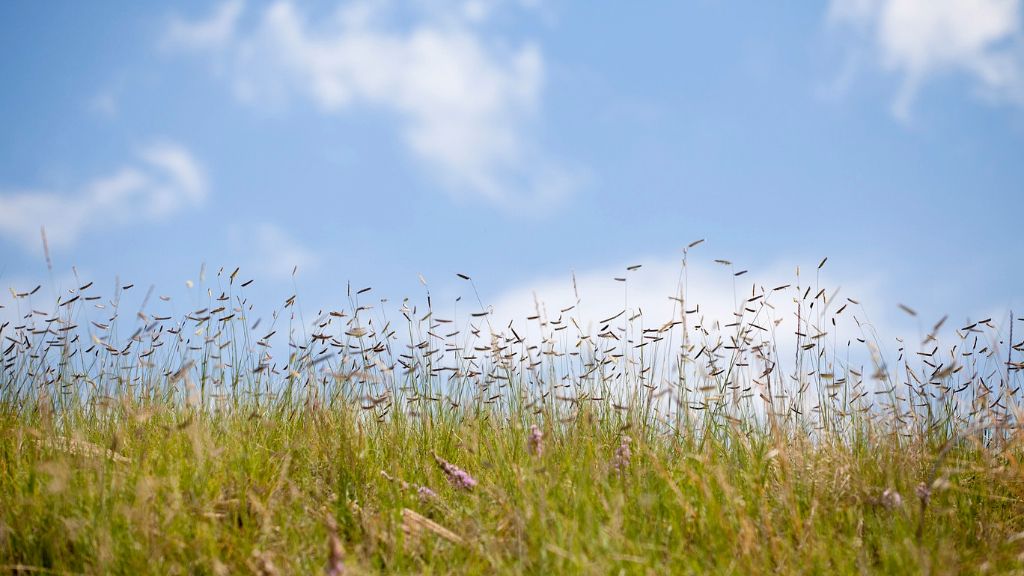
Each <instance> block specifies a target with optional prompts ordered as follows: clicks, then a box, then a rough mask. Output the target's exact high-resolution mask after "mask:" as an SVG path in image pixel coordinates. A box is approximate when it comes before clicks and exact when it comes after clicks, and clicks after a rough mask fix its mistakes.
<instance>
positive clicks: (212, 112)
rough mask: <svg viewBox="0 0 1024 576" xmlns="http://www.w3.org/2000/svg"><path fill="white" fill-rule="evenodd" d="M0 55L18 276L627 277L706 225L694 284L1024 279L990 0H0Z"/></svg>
mask: <svg viewBox="0 0 1024 576" xmlns="http://www.w3.org/2000/svg"><path fill="white" fill-rule="evenodd" d="M0 74H2V76H3V78H4V81H3V86H4V89H3V90H0V124H2V126H3V127H4V130H3V136H2V137H0V251H2V252H0V254H2V255H3V257H2V258H0V282H2V283H3V284H5V285H13V286H15V287H16V288H17V289H24V288H31V286H33V285H34V283H36V282H51V281H52V282H53V283H56V284H59V285H61V286H62V287H64V286H65V285H66V286H71V285H72V284H73V283H74V282H75V281H74V280H73V279H72V278H73V276H72V273H71V270H72V267H73V266H74V267H75V269H76V270H77V271H78V273H79V274H80V276H83V277H86V278H88V279H92V280H96V281H97V282H98V283H107V284H110V285H112V284H113V281H114V280H113V279H114V278H115V276H119V277H120V278H121V279H129V280H131V281H134V282H137V283H139V284H141V285H148V284H155V285H156V286H157V289H158V291H159V292H160V293H168V294H171V293H176V292H177V291H182V290H184V286H185V281H186V280H196V279H197V275H198V271H199V269H200V266H201V264H202V263H206V265H207V267H208V268H209V269H210V270H216V269H217V268H218V267H221V266H223V267H226V268H228V269H232V268H234V267H235V266H241V267H242V270H243V272H242V276H245V277H247V278H250V277H251V278H256V279H257V280H258V282H257V283H256V284H255V285H254V289H255V290H256V292H255V295H254V297H255V299H256V300H265V301H268V302H271V303H272V304H277V303H278V302H279V301H280V300H283V298H285V297H287V296H288V295H290V294H291V293H292V291H293V290H295V286H298V290H299V292H300V294H301V295H302V297H303V298H304V299H305V300H306V301H307V302H311V303H315V304H314V306H325V307H327V306H332V305H334V303H335V302H338V305H341V304H342V303H344V289H345V285H346V283H347V282H349V281H351V282H352V283H353V285H355V286H358V287H362V286H374V287H375V289H376V292H375V293H376V294H378V295H381V296H388V297H390V298H392V299H400V298H401V297H402V296H405V295H411V294H417V293H419V291H420V286H419V284H418V275H419V274H422V275H423V276H424V277H426V278H427V279H428V280H429V282H430V283H431V286H432V289H434V290H435V293H437V294H444V295H455V294H463V293H464V292H465V290H466V288H465V285H464V283H461V281H460V280H458V279H457V278H456V277H455V273H457V272H459V273H467V274H471V275H472V276H473V277H474V279H475V280H476V283H477V286H478V287H479V289H480V292H481V296H482V297H483V298H484V300H485V301H487V302H488V303H509V304H508V305H509V306H510V307H512V306H514V305H513V304H512V303H515V302H522V301H524V298H525V295H527V294H530V293H531V292H532V290H533V289H534V288H536V287H544V286H548V287H551V286H556V285H565V286H568V278H569V273H570V271H575V272H576V273H577V274H578V275H579V276H580V277H583V278H589V279H591V280H592V281H593V282H594V283H598V282H599V281H600V280H601V279H602V278H607V280H609V281H610V279H611V277H612V276H614V275H616V271H618V270H622V269H623V268H624V267H625V266H626V265H629V264H633V263H636V262H643V263H645V268H644V271H643V272H642V273H638V276H637V277H638V278H640V280H638V281H637V288H636V294H637V296H636V298H638V299H639V300H641V301H643V299H644V298H645V297H647V296H645V295H646V294H650V295H652V296H650V297H651V298H655V296H653V295H654V294H658V295H661V294H669V293H671V291H672V286H671V285H665V284H666V282H667V281H666V280H665V279H666V278H667V279H672V278H675V277H676V273H675V271H676V270H677V269H678V263H679V258H680V256H681V249H682V248H683V247H685V246H686V245H687V244H688V243H689V242H690V241H692V240H695V239H698V238H706V239H707V242H706V243H705V244H704V245H703V246H701V247H700V249H699V250H700V251H699V252H698V251H695V252H694V255H695V261H694V266H698V267H704V268H703V269H706V271H707V272H706V273H704V272H700V271H698V272H700V274H698V276H699V277H701V278H707V282H708V286H707V290H708V292H709V294H712V296H713V294H714V293H715V292H716V291H722V290H727V291H731V290H732V288H731V287H732V286H733V282H734V281H733V277H732V275H731V273H730V272H729V271H725V270H719V268H715V265H714V264H713V263H712V260H713V259H715V258H724V259H729V260H731V261H733V262H734V263H735V267H736V268H735V269H736V270H739V269H749V270H751V276H750V277H751V278H755V279H757V278H772V279H774V278H775V277H785V275H786V274H791V273H792V270H793V269H795V267H796V266H802V267H804V268H805V269H808V270H810V269H813V268H814V266H815V265H816V264H817V263H818V262H819V261H820V259H821V258H822V257H824V256H828V257H829V264H828V267H827V268H826V269H825V273H827V274H828V275H829V280H830V281H832V282H834V283H836V284H840V285H842V286H844V287H851V289H853V290H854V292H853V293H856V294H858V296H860V297H861V298H862V299H865V300H868V301H869V302H871V305H872V306H873V307H874V308H873V309H874V310H875V316H876V318H879V317H886V316H888V315H895V314H896V313H897V312H898V310H897V308H896V304H897V303H906V304H908V305H911V306H913V307H915V308H917V309H918V310H920V311H921V312H922V320H921V322H922V323H929V324H930V322H931V321H932V320H933V319H934V318H937V317H938V316H940V315H942V314H943V313H947V312H948V313H950V314H951V315H952V316H953V317H954V318H957V319H959V318H967V317H970V316H973V317H978V315H985V314H996V315H998V314H1003V313H1005V312H1006V311H1007V310H1008V309H1009V308H1011V307H1013V306H1016V307H1017V308H1018V309H1022V310H1024V291H1022V286H1024V268H1022V267H1021V266H1019V262H1020V256H1019V255H1020V254H1021V253H1022V249H1024V240H1022V236H1021V235H1020V233H1019V232H1018V230H1017V228H1018V226H1019V223H1020V222H1021V214H1022V213H1024V113H1022V112H1024V16H1022V2H1021V1H1020V0H832V1H831V2H823V3H790V4H789V5H787V6H786V7H785V8H780V7H779V5H774V4H771V3H766V2H745V3H726V2H716V1H710V0H706V1H695V2H686V3H681V2H672V3H669V2H661V3H644V5H643V6H642V7H641V6H639V5H637V4H634V3H619V2H585V3H584V2H576V3H570V2H561V1H548V0H531V1H526V0H519V1H515V0H477V1H466V2H459V1H451V2H448V1H441V0H437V1H432V0H422V1H419V2H401V3H400V2H341V3H336V2H310V3H289V2H275V3H265V2H256V1H253V0H250V1H246V2H243V1H241V0H228V1H226V2H223V3H220V4H217V3H204V2H195V3H182V4H179V5H177V6H175V7H169V6H167V5H165V4H162V3H143V2H136V3H130V4H123V3H122V4H114V3H107V4H102V3H81V2H66V3H63V4H62V5H59V6H58V5H53V4H47V5H45V6H44V5H41V4H40V3H37V2H6V3H3V4H2V6H0ZM40 226H45V228H46V231H47V235H48V238H49V240H50V253H51V257H52V260H53V267H54V271H53V273H52V274H50V273H49V272H48V271H47V266H46V262H45V260H44V257H43V251H42V247H41V240H40V235H39V227H40ZM295 265H298V270H299V272H298V274H297V275H296V276H295V277H294V278H293V277H292V275H291V271H292V269H293V267H294V266H295ZM640 274H646V275H647V276H641V275H640ZM701 274H703V275H701ZM51 279H52V280H51ZM765 281H767V280H765ZM645 283H646V284H645ZM5 288H6V286H5ZM616 289H617V288H616ZM593 290H594V292H592V293H593V294H594V297H595V298H598V299H600V298H603V297H605V296H606V295H607V294H613V295H614V294H615V292H614V291H611V292H608V291H607V290H605V289H604V288H594V289H593ZM603 290H604V291H603ZM659 297H660V296H659ZM0 303H3V302H0ZM1018 315H1019V314H1018ZM894 322H895V320H894Z"/></svg>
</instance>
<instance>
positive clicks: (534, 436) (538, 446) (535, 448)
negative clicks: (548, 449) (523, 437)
mask: <svg viewBox="0 0 1024 576" xmlns="http://www.w3.org/2000/svg"><path fill="white" fill-rule="evenodd" d="M529 445H530V453H532V454H533V455H534V456H538V457H539V456H541V455H543V454H544V433H543V432H541V431H540V428H538V427H537V425H536V424H534V425H532V426H530V437H529Z"/></svg>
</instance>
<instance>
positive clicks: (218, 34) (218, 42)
mask: <svg viewBox="0 0 1024 576" xmlns="http://www.w3.org/2000/svg"><path fill="white" fill-rule="evenodd" d="M244 8H245V3H244V2H243V1H242V0H227V1H226V2H224V3H222V4H221V5H220V6H219V7H218V8H217V9H216V10H215V11H214V12H213V14H211V15H210V17H209V18H208V19H206V20H203V21H200V22H189V21H186V20H183V19H181V18H178V17H175V18H173V19H172V20H171V22H170V24H169V25H168V27H167V30H166V32H165V35H164V42H165V43H166V44H167V46H169V47H174V48H182V49H189V50H207V49H213V48H222V47H224V46H225V45H227V44H228V43H229V42H231V41H232V40H233V39H234V36H235V27H236V26H237V24H238V18H239V16H241V15H242V10H243V9H244Z"/></svg>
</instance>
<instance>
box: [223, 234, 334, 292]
mask: <svg viewBox="0 0 1024 576" xmlns="http://www.w3.org/2000/svg"><path fill="white" fill-rule="evenodd" d="M231 240H232V243H233V244H234V245H235V247H236V248H237V249H238V251H239V252H241V253H243V254H244V256H243V258H244V259H246V260H247V261H246V262H244V264H245V268H246V269H250V270H253V271H255V272H256V273H258V274H261V275H264V276H267V277H269V278H272V279H276V280H284V279H288V278H290V277H291V276H292V273H293V272H295V271H305V272H311V271H313V270H316V268H317V267H318V266H319V264H320V258H319V256H317V254H316V253H315V252H313V251H312V250H310V249H309V248H307V247H306V246H304V245H303V244H302V243H300V242H299V241H298V240H296V239H295V238H294V237H293V236H292V235H291V234H290V233H289V232H288V231H287V230H285V229H284V228H282V227H280V226H278V225H276V224H271V223H267V222H263V223H259V224H255V225H250V226H245V227H236V228H234V229H233V230H232V231H231Z"/></svg>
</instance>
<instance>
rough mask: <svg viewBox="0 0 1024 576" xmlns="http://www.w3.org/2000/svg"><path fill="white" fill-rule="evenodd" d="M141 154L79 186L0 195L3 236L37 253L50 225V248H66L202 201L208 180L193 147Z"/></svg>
mask: <svg viewBox="0 0 1024 576" xmlns="http://www.w3.org/2000/svg"><path fill="white" fill-rule="evenodd" d="M138 156H139V158H140V160H141V162H136V163H134V164H131V165H128V166H125V167H122V168H121V169H119V170H117V171H115V172H113V173H112V174H110V175H107V176H104V177H102V178H97V179H96V180H94V181H92V182H90V183H88V184H86V185H84V186H83V187H81V189H78V190H71V191H63V192H56V191H49V190H29V191H10V192H8V191H4V192H2V193H0V235H2V236H5V237H7V238H9V239H11V240H13V241H15V242H18V243H20V244H21V245H22V246H24V247H25V248H26V249H29V250H33V251H38V250H40V249H41V239H40V227H42V226H45V227H46V236H47V240H48V242H49V246H50V248H51V249H62V248H67V247H70V246H72V245H74V244H75V243H76V242H77V241H78V240H79V239H80V238H81V237H82V236H83V235H85V234H86V233H88V232H91V231H94V230H104V229H107V228H109V227H110V226H113V225H124V224H128V223H130V222H133V221H155V220H160V219H163V218H166V217H168V216H170V215H172V214H174V213H177V212H179V211H181V210H182V209H184V208H187V207H190V206H197V205H199V204H201V203H202V202H203V200H204V198H205V196H206V179H205V176H204V174H203V171H202V169H201V168H200V167H199V165H198V164H197V163H196V161H195V160H194V159H193V157H192V155H191V154H190V153H189V152H188V150H186V149H185V148H183V147H181V146H179V145H176V144H172V143H166V142H165V143H158V144H153V145H150V146H147V147H145V148H142V149H141V150H139V152H138Z"/></svg>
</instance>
